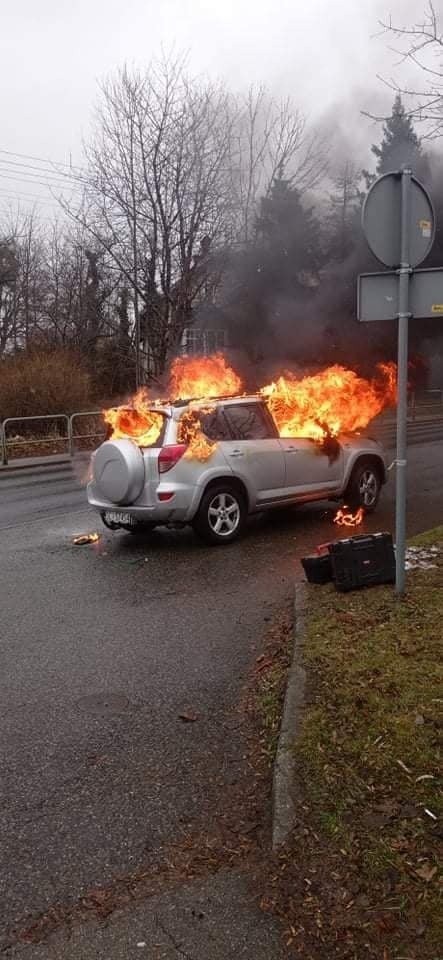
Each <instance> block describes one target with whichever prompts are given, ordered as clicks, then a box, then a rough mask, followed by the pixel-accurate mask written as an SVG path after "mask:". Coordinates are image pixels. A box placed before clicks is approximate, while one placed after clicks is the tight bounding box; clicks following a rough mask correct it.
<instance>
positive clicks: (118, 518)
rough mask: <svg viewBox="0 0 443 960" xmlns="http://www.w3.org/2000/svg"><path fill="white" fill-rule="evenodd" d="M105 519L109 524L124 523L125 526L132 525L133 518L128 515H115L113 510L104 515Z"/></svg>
mask: <svg viewBox="0 0 443 960" xmlns="http://www.w3.org/2000/svg"><path fill="white" fill-rule="evenodd" d="M106 519H107V520H108V521H109V523H126V524H127V525H130V524H133V523H134V518H133V517H131V515H130V514H129V513H117V512H116V511H114V510H111V511H109V512H107V513H106Z"/></svg>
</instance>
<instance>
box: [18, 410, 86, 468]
mask: <svg viewBox="0 0 443 960" xmlns="http://www.w3.org/2000/svg"><path fill="white" fill-rule="evenodd" d="M81 417H83V418H85V417H86V418H89V420H92V418H96V419H99V420H100V422H101V426H100V429H99V430H95V431H94V430H91V428H89V429H87V432H86V433H79V432H78V430H76V429H75V423H76V421H78V420H79V419H80V418H81ZM37 422H39V423H42V422H43V423H44V422H46V423H48V422H52V423H53V424H54V423H55V424H56V425H57V430H56V432H55V433H54V432H52V433H46V434H45V435H43V436H42V435H40V431H38V433H39V435H38V436H36V435H35V433H33V434H32V435H30V436H21V435H20V436H16V437H11V436H10V427H11V424H18V423H19V424H22V425H25V430H27V429H28V427H29V425H30V424H31V423H32V424H37ZM61 423H62V424H64V426H65V430H64V431H63V432H62V433H60V432H59V430H58V426H59V425H60V424H61ZM8 432H9V436H8ZM104 435H105V426H104V423H103V420H102V413H101V411H100V410H88V411H85V412H81V413H73V414H71V416H69V415H68V414H67V413H52V414H44V415H41V416H37V417H7V418H6V420H4V421H3V423H0V450H1V463H2V465H3V466H6V465H7V463H8V460H9V457H8V445H9V448H11V447H13V448H14V449H16V448H20V447H25V448H26V449H29V448H30V447H37V448H38V447H39V446H40V447H42V446H46V447H48V446H50V445H54V444H57V445H58V444H65V445H66V454H67V456H69V457H73V456H74V454H75V453H76V451H77V448H78V446H82V445H83V444H84V443H85V442H89V441H90V440H102V439H103V437H104ZM17 459H20V458H17Z"/></svg>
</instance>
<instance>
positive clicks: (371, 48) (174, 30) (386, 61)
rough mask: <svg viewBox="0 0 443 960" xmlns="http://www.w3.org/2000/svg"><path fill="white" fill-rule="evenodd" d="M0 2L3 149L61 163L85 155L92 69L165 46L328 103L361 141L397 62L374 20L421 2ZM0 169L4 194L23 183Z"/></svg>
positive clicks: (409, 17)
mask: <svg viewBox="0 0 443 960" xmlns="http://www.w3.org/2000/svg"><path fill="white" fill-rule="evenodd" d="M0 5H1V14H0V116H1V126H0V131H1V132H0V150H4V151H5V150H8V151H12V152H13V153H24V154H29V155H35V156H38V157H48V158H50V159H54V160H58V161H65V162H67V161H69V158H70V154H72V158H73V160H74V161H78V160H79V159H80V157H81V141H82V137H84V136H86V135H87V132H88V125H89V122H90V115H91V110H92V107H93V104H94V101H95V99H96V96H97V81H98V80H99V79H100V77H102V76H103V75H104V74H107V73H109V72H110V71H112V70H113V69H114V68H115V67H117V66H118V65H121V64H122V63H123V62H125V61H126V62H128V63H135V64H138V65H140V64H144V63H147V62H149V60H150V59H151V58H152V57H153V56H155V55H156V54H158V53H159V52H160V51H161V47H162V45H163V47H164V49H165V50H167V51H170V50H171V48H172V47H173V48H174V49H175V50H177V51H182V50H187V51H189V66H190V69H191V70H192V71H196V72H199V71H203V72H207V73H209V74H211V75H212V76H219V77H223V78H225V79H226V80H227V81H228V82H229V84H230V85H231V86H232V87H233V88H234V89H241V88H247V87H248V86H249V85H250V84H251V83H254V84H257V83H263V82H264V83H266V84H267V85H268V86H269V88H270V89H272V90H273V91H274V92H275V93H276V94H278V95H282V94H288V93H289V94H291V96H292V97H293V99H294V100H295V102H296V103H297V105H298V106H299V107H300V108H301V109H302V110H303V111H304V112H305V113H306V114H308V115H310V116H312V117H314V118H315V119H319V118H321V117H323V115H324V114H325V113H326V114H327V116H328V117H329V122H331V119H332V122H333V123H334V122H335V117H337V118H338V117H340V118H341V126H342V129H343V132H344V133H345V135H346V136H347V137H350V138H351V139H352V140H354V141H355V143H356V144H358V145H359V147H360V148H362V149H363V148H364V146H365V144H366V143H367V142H370V141H371V140H372V139H378V137H379V131H378V130H374V129H371V125H370V124H369V123H368V121H365V120H364V119H363V118H361V117H360V110H361V109H364V108H370V107H371V105H372V107H373V109H374V104H375V108H376V107H377V101H379V102H380V99H381V100H382V101H383V99H386V98H387V101H388V102H389V101H390V100H391V99H392V95H391V94H390V93H389V92H388V91H386V89H385V88H383V85H382V84H381V83H380V82H379V81H377V79H376V75H377V73H382V74H384V75H385V76H389V75H393V72H394V71H393V64H394V62H395V56H394V54H393V53H392V52H390V51H389V49H388V40H387V39H386V38H384V39H383V38H375V37H374V35H375V34H376V33H377V32H379V30H380V28H379V25H378V21H379V19H380V18H387V17H388V15H389V13H392V14H393V17H394V18H395V19H396V20H397V21H401V22H403V23H411V21H413V20H414V19H417V18H418V17H419V16H420V12H421V10H419V7H420V8H421V4H420V0H418V6H417V2H415V3H414V2H412V0H304V2H301V0H10V2H7V0H0ZM337 104H341V105H342V109H341V110H340V111H338V110H336V105H337ZM363 152H364V150H363ZM1 158H4V159H5V158H6V155H5V154H2V153H0V160H1ZM12 159H14V158H13V157H9V160H12ZM16 159H17V158H16ZM0 167H1V165H0ZM3 169H4V167H3ZM12 172H14V171H12ZM17 172H18V173H20V171H19V170H18V171H17ZM0 179H1V188H0V189H1V195H2V196H3V198H4V199H6V197H7V194H8V191H9V190H10V192H11V195H14V191H15V190H18V191H21V192H23V191H24V190H25V189H26V188H25V187H24V186H23V183H19V182H18V181H14V180H12V179H8V180H7V179H5V176H4V173H2V174H1V175H0ZM28 189H29V187H28ZM33 189H35V188H33Z"/></svg>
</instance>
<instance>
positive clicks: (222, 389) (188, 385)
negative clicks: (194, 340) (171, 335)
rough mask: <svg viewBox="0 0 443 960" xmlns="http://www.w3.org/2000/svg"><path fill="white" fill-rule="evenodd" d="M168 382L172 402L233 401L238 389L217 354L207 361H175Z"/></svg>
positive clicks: (236, 380) (234, 377)
mask: <svg viewBox="0 0 443 960" xmlns="http://www.w3.org/2000/svg"><path fill="white" fill-rule="evenodd" d="M169 382H170V388H171V390H170V393H171V396H172V398H173V399H175V400H178V399H180V398H187V397H189V398H190V399H195V398H201V399H206V398H207V397H208V398H209V397H235V396H236V394H238V393H239V392H240V390H241V386H242V382H241V380H240V377H238V376H237V374H236V373H235V372H234V370H233V369H232V367H230V366H228V364H227V363H226V360H225V358H224V357H223V356H222V354H221V353H214V354H213V355H212V356H211V357H177V358H176V360H173V362H172V365H171V373H170V380H169Z"/></svg>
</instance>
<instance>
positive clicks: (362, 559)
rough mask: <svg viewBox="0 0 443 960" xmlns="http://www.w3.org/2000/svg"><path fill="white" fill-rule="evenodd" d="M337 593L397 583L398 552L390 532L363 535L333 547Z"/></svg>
mask: <svg viewBox="0 0 443 960" xmlns="http://www.w3.org/2000/svg"><path fill="white" fill-rule="evenodd" d="M329 555H330V558H331V566H332V576H333V579H334V581H335V586H336V588H337V590H340V591H347V590H355V589H356V588H357V587H372V586H374V585H375V584H378V583H394V582H395V553H394V545H393V542H392V536H391V534H390V533H373V534H368V535H365V534H362V535H361V536H356V537H349V539H348V540H337V541H336V542H335V543H331V545H330V547H329Z"/></svg>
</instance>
